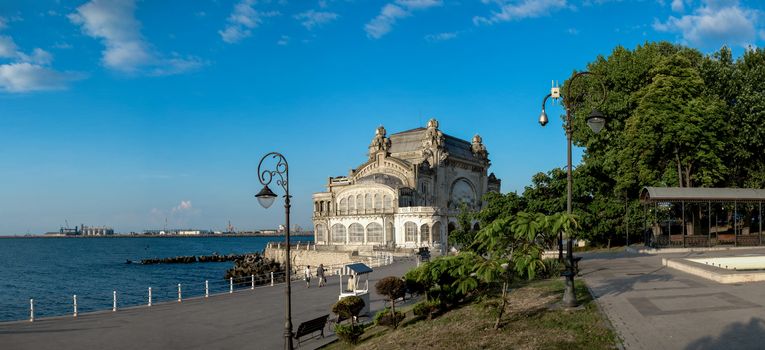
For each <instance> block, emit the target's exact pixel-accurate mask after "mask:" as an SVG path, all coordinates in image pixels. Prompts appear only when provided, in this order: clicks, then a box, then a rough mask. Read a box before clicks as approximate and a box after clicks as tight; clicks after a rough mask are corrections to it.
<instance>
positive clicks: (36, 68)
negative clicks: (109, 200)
mask: <svg viewBox="0 0 765 350" xmlns="http://www.w3.org/2000/svg"><path fill="white" fill-rule="evenodd" d="M78 78H79V75H77V74H73V73H61V72H57V71H55V70H53V69H50V68H47V67H44V66H41V65H37V64H32V63H28V62H17V63H10V64H3V65H0V88H1V89H2V90H4V91H6V92H13V93H20V92H32V91H43V90H61V89H65V88H66V86H67V83H69V82H70V81H72V80H75V79H78Z"/></svg>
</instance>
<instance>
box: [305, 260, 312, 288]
mask: <svg viewBox="0 0 765 350" xmlns="http://www.w3.org/2000/svg"><path fill="white" fill-rule="evenodd" d="M304 272H305V286H306V288H311V265H306V266H305V271H304Z"/></svg>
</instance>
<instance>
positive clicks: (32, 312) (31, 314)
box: [29, 299, 35, 322]
mask: <svg viewBox="0 0 765 350" xmlns="http://www.w3.org/2000/svg"><path fill="white" fill-rule="evenodd" d="M34 321H35V300H34V299H29V322H34Z"/></svg>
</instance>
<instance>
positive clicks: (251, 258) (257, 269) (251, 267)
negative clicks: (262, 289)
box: [225, 253, 284, 284]
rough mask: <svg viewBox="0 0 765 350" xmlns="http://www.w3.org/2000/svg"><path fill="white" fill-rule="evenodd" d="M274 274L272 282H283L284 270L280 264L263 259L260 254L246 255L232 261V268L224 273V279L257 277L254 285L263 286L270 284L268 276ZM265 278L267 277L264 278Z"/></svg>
mask: <svg viewBox="0 0 765 350" xmlns="http://www.w3.org/2000/svg"><path fill="white" fill-rule="evenodd" d="M271 272H273V273H274V282H283V281H284V268H283V267H282V264H280V263H278V262H276V261H274V260H272V259H268V258H265V257H264V256H263V255H260V254H257V253H255V254H246V255H243V256H241V257H240V258H237V259H236V260H234V267H233V268H231V269H229V270H228V271H226V276H225V278H226V279H229V278H231V277H233V278H234V279H238V278H245V277H250V276H257V277H258V278H257V279H256V281H255V284H265V283H266V282H265V280H267V281H268V283H270V282H271V279H270V274H271ZM264 276H267V277H264Z"/></svg>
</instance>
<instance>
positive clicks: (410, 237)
mask: <svg viewBox="0 0 765 350" xmlns="http://www.w3.org/2000/svg"><path fill="white" fill-rule="evenodd" d="M404 241H405V242H417V224H415V223H413V222H411V221H407V223H405V224H404Z"/></svg>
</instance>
